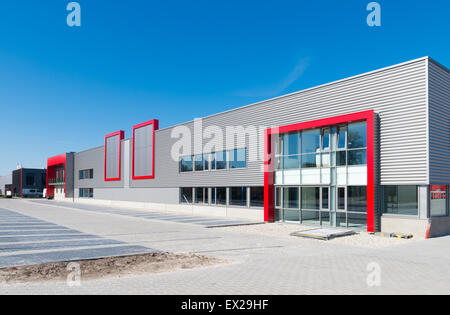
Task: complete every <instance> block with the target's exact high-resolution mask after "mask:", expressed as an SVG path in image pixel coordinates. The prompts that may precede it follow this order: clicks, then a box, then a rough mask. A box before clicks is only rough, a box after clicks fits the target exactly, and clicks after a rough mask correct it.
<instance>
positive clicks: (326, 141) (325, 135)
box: [322, 128, 330, 151]
mask: <svg viewBox="0 0 450 315" xmlns="http://www.w3.org/2000/svg"><path fill="white" fill-rule="evenodd" d="M329 149H330V129H328V128H324V129H323V130H322V150H323V151H325V150H329Z"/></svg>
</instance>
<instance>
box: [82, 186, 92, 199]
mask: <svg viewBox="0 0 450 315" xmlns="http://www.w3.org/2000/svg"><path fill="white" fill-rule="evenodd" d="M78 196H79V197H80V198H94V188H80V189H79V193H78Z"/></svg>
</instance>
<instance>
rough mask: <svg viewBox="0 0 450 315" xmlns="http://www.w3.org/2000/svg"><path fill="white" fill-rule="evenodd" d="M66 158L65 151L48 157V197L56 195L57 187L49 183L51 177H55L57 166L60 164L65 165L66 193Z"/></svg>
mask: <svg viewBox="0 0 450 315" xmlns="http://www.w3.org/2000/svg"><path fill="white" fill-rule="evenodd" d="M66 160H67V155H66V154H65V153H64V154H61V155H57V156H54V157H51V158H48V159H47V197H54V196H55V187H54V186H52V185H49V178H55V176H56V167H57V166H59V165H64V194H66V171H67V169H66V168H67V167H66V165H67V164H66Z"/></svg>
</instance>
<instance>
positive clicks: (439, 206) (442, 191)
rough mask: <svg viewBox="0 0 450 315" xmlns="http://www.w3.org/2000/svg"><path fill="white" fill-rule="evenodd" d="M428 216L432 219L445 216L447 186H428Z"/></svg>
mask: <svg viewBox="0 0 450 315" xmlns="http://www.w3.org/2000/svg"><path fill="white" fill-rule="evenodd" d="M430 214H431V216H432V217H440V216H446V215H447V186H445V185H431V186H430Z"/></svg>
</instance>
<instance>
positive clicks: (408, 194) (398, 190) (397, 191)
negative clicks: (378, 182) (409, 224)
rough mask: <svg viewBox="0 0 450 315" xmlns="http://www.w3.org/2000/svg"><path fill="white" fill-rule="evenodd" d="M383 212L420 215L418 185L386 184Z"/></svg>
mask: <svg viewBox="0 0 450 315" xmlns="http://www.w3.org/2000/svg"><path fill="white" fill-rule="evenodd" d="M383 188H384V205H383V213H390V214H399V215H416V216H417V215H419V204H418V194H417V186H384V187H383Z"/></svg>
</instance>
